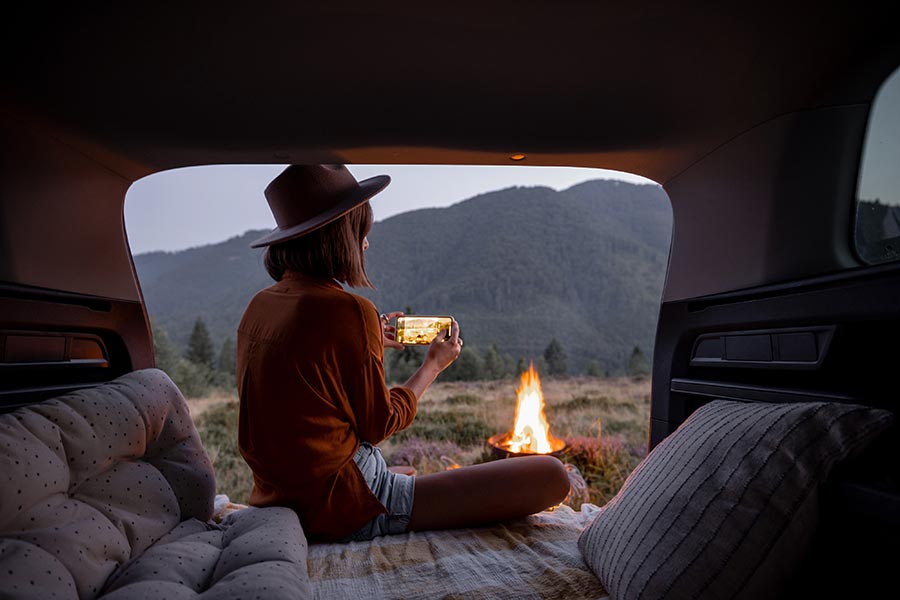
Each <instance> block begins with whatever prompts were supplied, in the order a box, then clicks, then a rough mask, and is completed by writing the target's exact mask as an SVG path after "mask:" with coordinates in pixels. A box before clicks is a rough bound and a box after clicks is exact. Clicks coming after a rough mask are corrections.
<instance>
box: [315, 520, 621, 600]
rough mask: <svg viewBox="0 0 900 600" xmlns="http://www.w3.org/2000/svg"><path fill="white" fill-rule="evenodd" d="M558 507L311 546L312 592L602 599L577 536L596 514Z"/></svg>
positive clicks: (325, 595)
mask: <svg viewBox="0 0 900 600" xmlns="http://www.w3.org/2000/svg"><path fill="white" fill-rule="evenodd" d="M597 510H598V508H597V507H596V506H594V505H591V504H585V505H583V506H582V510H581V511H579V512H576V511H574V510H572V509H571V508H569V507H568V506H561V507H560V508H558V509H556V510H555V511H553V512H543V513H539V514H537V515H533V516H531V517H527V518H526V519H521V520H517V521H511V522H508V523H505V524H500V525H495V526H493V527H486V528H479V529H458V530H452V531H426V532H414V533H408V534H404V535H395V536H385V537H381V538H376V539H374V540H372V541H369V542H351V543H349V544H315V545H312V546H310V547H309V558H308V566H309V578H310V580H311V583H312V589H313V595H314V597H315V598H322V599H329V600H330V599H333V598H353V599H354V600H356V599H358V598H362V599H365V600H374V599H376V598H404V599H412V598H422V599H425V598H427V599H432V598H466V599H470V598H473V599H477V598H485V599H492V600H493V599H503V598H510V599H513V598H515V599H517V600H519V599H526V598H554V599H557V598H565V599H567V600H568V599H571V600H577V599H581V598H590V599H598V598H606V597H607V594H606V591H605V590H604V589H603V586H602V585H601V584H600V582H599V581H598V580H597V578H596V577H594V575H593V574H592V573H591V572H590V570H588V568H587V566H586V565H585V563H584V561H583V560H582V558H581V553H580V552H579V550H578V546H577V541H578V535H579V534H580V533H581V530H582V529H583V528H584V527H585V526H586V525H587V523H588V522H589V521H590V520H591V518H592V517H593V516H594V515H595V514H596V512H597Z"/></svg>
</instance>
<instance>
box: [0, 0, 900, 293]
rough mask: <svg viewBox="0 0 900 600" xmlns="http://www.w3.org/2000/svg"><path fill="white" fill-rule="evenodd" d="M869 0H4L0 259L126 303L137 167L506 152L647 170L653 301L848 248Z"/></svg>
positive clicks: (864, 98) (426, 158)
mask: <svg viewBox="0 0 900 600" xmlns="http://www.w3.org/2000/svg"><path fill="white" fill-rule="evenodd" d="M891 8H893V5H892V4H888V3H878V4H874V3H873V4H870V3H865V4H851V3H849V2H841V3H827V4H823V3H815V4H813V3H809V4H808V5H807V4H803V5H801V4H800V3H792V4H786V3H783V2H756V3H753V5H752V6H747V7H741V8H735V7H728V6H725V5H722V4H721V3H715V2H680V3H677V4H676V3H672V2H642V3H628V4H624V3H623V4H617V5H603V4H601V3H597V2H553V3H549V2H543V3H541V2H530V1H521V2H492V3H455V4H453V5H452V7H451V8H448V7H447V6H445V5H423V4H421V3H413V2H393V3H390V5H389V6H378V5H372V4H361V3H360V5H356V4H355V3H349V4H346V3H340V2H326V3H321V4H316V5H308V4H303V3H298V2H278V3H266V4H265V5H252V6H240V7H238V8H224V7H223V5H222V3H209V2H188V3H180V4H178V5H175V6H168V5H167V6H160V5H157V4H154V5H153V7H152V9H146V8H142V7H139V6H137V5H135V4H134V3H115V4H108V3H107V4H106V5H103V6H86V5H85V4H83V3H82V4H70V5H66V6H64V7H55V6H51V5H49V4H47V3H40V4H39V3H33V5H32V4H29V5H27V6H20V7H17V10H19V11H20V12H19V13H18V14H17V15H15V16H13V15H10V16H9V18H7V19H5V20H4V26H5V31H4V34H5V35H4V36H3V42H2V43H4V44H5V48H4V50H5V52H4V53H3V60H4V61H5V70H4V72H5V77H4V81H3V84H2V85H3V93H2V103H3V108H4V110H3V112H2V126H3V129H4V131H5V134H6V135H5V138H6V139H5V140H4V143H3V144H2V153H3V161H2V162H0V281H7V282H14V283H16V284H19V285H28V286H34V287H46V288H51V289H57V290H66V291H71V292H77V293H82V294H91V295H96V296H104V297H111V298H121V299H127V300H129V301H140V288H139V284H138V282H137V280H136V276H135V274H134V268H133V264H132V261H131V256H130V251H129V249H128V242H127V236H126V234H125V231H124V227H123V224H122V205H123V202H124V196H125V191H126V190H127V187H128V186H129V185H130V184H131V183H132V182H133V181H134V180H136V179H138V178H140V177H142V176H144V175H148V174H150V173H153V172H156V171H159V170H163V169H168V168H174V167H180V166H188V165H198V164H214V163H318V162H345V163H408V164H429V163H433V164H440V163H446V164H512V163H511V161H510V158H509V157H510V155H511V154H512V153H519V152H522V153H525V154H526V155H527V159H526V160H525V161H523V162H522V163H519V164H528V165H570V166H593V167H603V168H608V169H619V170H622V171H627V172H632V173H636V174H639V175H643V176H645V177H649V178H651V179H653V180H656V181H658V182H660V183H662V184H664V185H665V188H666V192H667V193H668V195H669V198H670V199H671V201H672V206H673V214H674V228H673V237H672V249H671V252H670V258H669V268H668V272H667V279H666V285H665V290H664V294H663V301H664V302H666V301H672V300H678V299H686V298H694V297H700V296H708V295H712V294H720V293H727V292H731V291H735V290H741V289H750V288H755V287H758V286H762V285H769V284H776V283H779V282H791V281H797V280H799V279H802V278H810V277H816V276H820V275H823V274H828V273H835V272H840V271H844V270H848V269H853V268H855V267H860V266H862V263H861V262H860V260H859V258H858V257H857V256H856V255H855V254H854V249H853V242H852V239H853V236H852V214H853V197H854V190H855V186H856V173H857V171H858V166H859V154H860V151H861V147H862V141H863V138H864V134H865V127H866V122H867V115H868V111H869V106H870V102H871V100H872V98H873V97H874V95H875V93H876V91H877V89H878V86H879V85H880V83H881V82H882V81H883V80H884V79H885V78H886V77H887V76H888V75H889V74H890V72H891V71H892V70H893V69H894V67H895V66H896V65H897V64H898V62H900V37H898V36H896V34H895V32H894V30H893V23H894V21H893V20H892V19H890V18H888V17H889V16H890V10H891ZM23 199H27V202H24V201H23ZM810 215H815V216H816V218H814V219H811V218H810ZM88 240H89V243H86V242H87V241H88Z"/></svg>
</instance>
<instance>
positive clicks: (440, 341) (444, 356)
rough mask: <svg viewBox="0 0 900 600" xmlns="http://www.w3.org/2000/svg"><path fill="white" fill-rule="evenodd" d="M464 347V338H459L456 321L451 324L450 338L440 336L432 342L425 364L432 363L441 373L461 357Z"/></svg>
mask: <svg viewBox="0 0 900 600" xmlns="http://www.w3.org/2000/svg"><path fill="white" fill-rule="evenodd" d="M462 345H463V341H462V338H461V337H459V323H457V322H456V319H454V320H453V322H452V323H451V324H450V336H449V337H444V336H443V335H441V334H438V336H437V337H436V338H434V341H433V342H431V345H430V346H429V347H428V353H427V354H426V355H425V364H429V363H431V365H433V366H434V367H435V368H437V370H438V372H439V373H440V372H441V371H443V370H444V369H446V368H447V367H449V366H450V365H451V364H452V363H453V361H455V360H456V359H457V358H458V357H459V352H460V350H462Z"/></svg>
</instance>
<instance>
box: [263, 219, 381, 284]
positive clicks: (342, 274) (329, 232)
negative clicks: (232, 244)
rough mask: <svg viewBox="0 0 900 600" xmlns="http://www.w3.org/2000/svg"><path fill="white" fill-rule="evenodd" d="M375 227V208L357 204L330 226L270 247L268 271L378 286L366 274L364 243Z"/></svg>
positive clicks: (265, 259)
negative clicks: (297, 273)
mask: <svg viewBox="0 0 900 600" xmlns="http://www.w3.org/2000/svg"><path fill="white" fill-rule="evenodd" d="M371 228H372V207H371V206H370V205H369V203H368V202H364V203H363V204H361V205H359V206H357V207H356V208H354V209H353V210H351V211H350V212H348V213H347V214H346V215H344V216H343V217H341V218H339V219H337V220H336V221H332V222H331V223H329V224H328V225H325V226H323V227H320V228H319V229H316V230H315V231H312V232H310V233H307V234H306V235H302V236H300V237H298V238H295V239H293V240H288V241H286V242H282V243H280V244H272V245H271V246H267V247H266V252H265V255H264V257H263V263H264V264H265V267H266V271H267V272H268V273H269V276H271V277H272V279H274V280H275V281H281V278H282V277H283V276H284V272H285V271H287V270H291V271H299V272H300V273H303V274H305V275H311V276H313V277H321V278H324V279H336V280H337V281H340V282H343V283H346V284H347V285H349V286H350V287H355V288H362V287H367V288H374V287H375V286H374V285H372V282H371V281H369V277H368V275H366V267H365V258H364V257H363V249H362V244H363V240H364V239H365V237H366V235H368V233H369V230H370V229H371Z"/></svg>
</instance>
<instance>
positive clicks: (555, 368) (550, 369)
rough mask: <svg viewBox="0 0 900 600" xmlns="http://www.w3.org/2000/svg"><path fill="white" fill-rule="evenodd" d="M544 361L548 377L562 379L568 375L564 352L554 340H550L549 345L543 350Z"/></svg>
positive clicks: (557, 341) (560, 345)
mask: <svg viewBox="0 0 900 600" xmlns="http://www.w3.org/2000/svg"><path fill="white" fill-rule="evenodd" d="M544 360H545V361H546V362H547V374H548V375H553V376H556V377H564V376H565V375H566V373H568V367H567V366H566V351H565V349H564V348H563V347H562V344H560V343H559V340H557V339H556V338H553V339H552V340H550V343H549V344H548V345H547V348H546V349H545V350H544Z"/></svg>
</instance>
